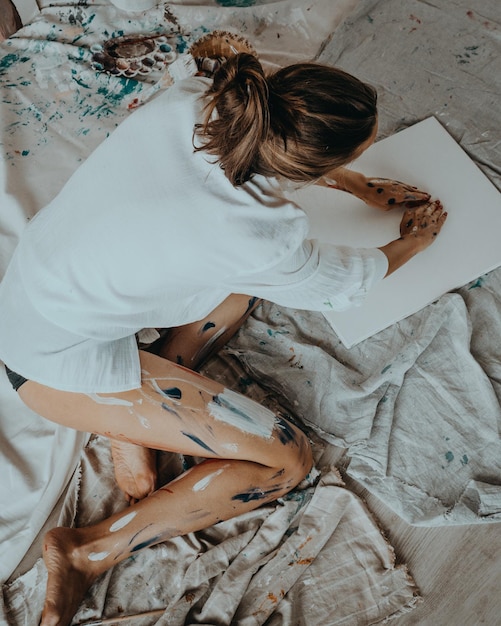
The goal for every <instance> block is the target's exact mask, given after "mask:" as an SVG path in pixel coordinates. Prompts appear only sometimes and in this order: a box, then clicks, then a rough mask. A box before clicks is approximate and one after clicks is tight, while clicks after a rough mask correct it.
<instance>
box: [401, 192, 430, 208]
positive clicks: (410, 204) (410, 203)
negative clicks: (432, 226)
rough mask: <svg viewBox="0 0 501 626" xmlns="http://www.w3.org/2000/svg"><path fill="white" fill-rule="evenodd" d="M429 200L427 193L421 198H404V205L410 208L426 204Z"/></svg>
mask: <svg viewBox="0 0 501 626" xmlns="http://www.w3.org/2000/svg"><path fill="white" fill-rule="evenodd" d="M429 200H430V196H429V195H428V196H427V197H424V198H421V199H414V200H406V201H405V203H404V206H405V207H406V208H408V209H412V208H414V207H418V206H422V205H423V204H426V203H427V202H428V201H429Z"/></svg>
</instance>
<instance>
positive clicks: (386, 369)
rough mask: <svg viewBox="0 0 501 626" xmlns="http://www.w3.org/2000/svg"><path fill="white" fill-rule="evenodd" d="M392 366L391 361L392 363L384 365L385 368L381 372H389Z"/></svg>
mask: <svg viewBox="0 0 501 626" xmlns="http://www.w3.org/2000/svg"><path fill="white" fill-rule="evenodd" d="M390 368H391V363H390V365H387V366H386V367H383V369H382V370H381V374H384V373H385V372H387V371H388V370H389V369H390Z"/></svg>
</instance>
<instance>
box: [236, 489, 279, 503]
mask: <svg viewBox="0 0 501 626" xmlns="http://www.w3.org/2000/svg"><path fill="white" fill-rule="evenodd" d="M277 491H281V488H280V487H276V488H275V489H269V490H268V491H263V489H260V488H259V487H253V488H252V489H249V491H244V492H243V493H237V494H236V495H234V496H233V497H232V498H231V499H232V500H239V501H240V502H255V501H256V500H264V499H265V498H267V497H268V496H270V495H271V494H273V493H277Z"/></svg>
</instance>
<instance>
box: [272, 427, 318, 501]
mask: <svg viewBox="0 0 501 626" xmlns="http://www.w3.org/2000/svg"><path fill="white" fill-rule="evenodd" d="M277 432H278V433H279V439H280V442H281V443H282V444H283V450H281V451H280V454H279V457H278V458H280V461H281V462H283V470H284V476H283V478H284V481H285V482H286V484H287V486H288V489H287V491H290V489H293V488H294V487H296V485H298V484H299V483H300V482H301V481H302V480H303V478H305V477H306V476H307V474H308V473H309V472H310V471H311V468H312V466H313V453H312V449H311V445H310V441H309V439H308V437H307V436H306V435H305V434H304V433H303V431H301V430H300V429H299V428H297V427H295V426H293V425H292V424H291V423H290V422H288V421H286V420H284V419H283V418H279V419H278V429H277Z"/></svg>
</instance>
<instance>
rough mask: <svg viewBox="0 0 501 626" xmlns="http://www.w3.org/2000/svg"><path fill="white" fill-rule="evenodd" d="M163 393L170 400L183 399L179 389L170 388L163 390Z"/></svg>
mask: <svg viewBox="0 0 501 626" xmlns="http://www.w3.org/2000/svg"><path fill="white" fill-rule="evenodd" d="M162 392H163V393H164V394H165V395H166V396H167V397H169V398H174V400H181V398H182V397H183V394H182V391H181V389H179V387H170V388H169V389H162Z"/></svg>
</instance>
